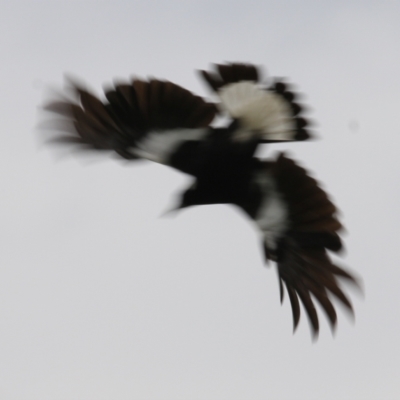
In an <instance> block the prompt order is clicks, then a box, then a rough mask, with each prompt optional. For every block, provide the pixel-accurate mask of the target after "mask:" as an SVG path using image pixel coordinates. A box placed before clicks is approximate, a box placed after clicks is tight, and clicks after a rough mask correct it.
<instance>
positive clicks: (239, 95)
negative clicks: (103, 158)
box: [218, 81, 296, 140]
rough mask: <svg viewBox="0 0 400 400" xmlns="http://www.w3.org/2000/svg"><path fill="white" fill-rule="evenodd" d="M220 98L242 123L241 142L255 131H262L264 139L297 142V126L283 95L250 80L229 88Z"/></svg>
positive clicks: (238, 136)
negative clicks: (295, 136) (295, 139)
mask: <svg viewBox="0 0 400 400" xmlns="http://www.w3.org/2000/svg"><path fill="white" fill-rule="evenodd" d="M218 95H219V97H220V99H221V103H222V106H223V107H224V109H225V110H226V111H227V112H228V113H229V114H230V115H231V116H232V117H234V118H238V119H240V121H241V123H242V126H243V130H238V132H237V134H235V137H236V138H237V139H239V140H242V139H248V138H250V137H251V136H253V135H254V134H255V132H254V131H258V132H261V136H262V137H263V138H264V139H269V140H291V139H293V137H294V135H295V133H296V131H295V129H296V127H295V124H294V120H293V116H292V112H291V109H290V105H289V104H288V102H287V101H285V100H284V99H283V98H282V96H280V95H278V94H276V93H274V92H271V91H268V90H263V89H260V88H259V87H258V86H257V84H255V83H254V82H247V81H245V82H239V83H231V84H229V85H226V86H224V87H222V88H221V90H220V91H219V92H218ZM252 131H253V132H252Z"/></svg>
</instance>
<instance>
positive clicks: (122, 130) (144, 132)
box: [44, 79, 217, 163]
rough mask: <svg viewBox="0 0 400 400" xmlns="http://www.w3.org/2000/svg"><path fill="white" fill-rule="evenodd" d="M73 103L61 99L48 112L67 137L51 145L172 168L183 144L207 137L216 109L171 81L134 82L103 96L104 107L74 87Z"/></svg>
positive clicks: (78, 86)
mask: <svg viewBox="0 0 400 400" xmlns="http://www.w3.org/2000/svg"><path fill="white" fill-rule="evenodd" d="M70 91H72V94H73V96H74V99H73V100H71V99H67V98H63V99H57V100H53V101H51V102H49V103H48V104H47V105H45V107H44V109H45V110H47V111H50V112H53V113H55V114H56V115H57V116H56V120H54V121H52V123H51V124H50V126H51V127H55V128H57V129H58V130H59V131H61V132H63V133H62V134H61V135H59V136H57V137H56V138H55V139H53V141H56V142H65V143H76V144H78V145H81V146H82V147H83V148H87V149H94V150H111V151H115V152H116V153H118V154H119V155H120V156H122V157H123V158H126V159H135V158H146V159H150V160H152V161H156V162H160V163H168V160H167V158H168V156H169V155H170V154H171V153H172V152H173V151H174V150H175V148H176V147H178V146H179V144H180V143H182V142H184V141H186V140H191V139H193V138H196V139H197V138H200V137H202V136H204V135H206V134H207V127H208V125H209V124H210V122H211V121H212V120H213V119H214V117H215V115H216V113H217V109H216V107H215V105H213V104H211V103H206V102H205V101H204V100H203V99H202V98H201V97H199V96H195V95H193V94H192V93H191V92H189V91H188V90H186V89H184V88H182V87H180V86H178V85H176V84H174V83H171V82H166V81H160V80H150V81H142V80H138V79H135V80H133V82H132V83H131V84H117V85H115V87H114V88H112V89H110V90H107V91H106V92H105V96H106V100H105V101H104V102H102V101H101V100H100V99H98V98H97V97H96V96H94V95H93V94H91V93H90V92H89V91H88V90H87V89H85V88H83V87H82V86H81V85H79V84H77V83H74V82H70Z"/></svg>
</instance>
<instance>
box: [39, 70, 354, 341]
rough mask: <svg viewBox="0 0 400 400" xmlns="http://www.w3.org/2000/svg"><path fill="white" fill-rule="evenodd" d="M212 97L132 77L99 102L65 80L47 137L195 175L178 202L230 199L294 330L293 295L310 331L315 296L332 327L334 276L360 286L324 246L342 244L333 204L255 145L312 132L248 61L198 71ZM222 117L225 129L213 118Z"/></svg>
mask: <svg viewBox="0 0 400 400" xmlns="http://www.w3.org/2000/svg"><path fill="white" fill-rule="evenodd" d="M200 74H201V77H202V78H203V79H204V81H205V83H206V84H207V85H208V86H209V88H210V89H211V91H212V92H213V95H214V97H215V99H216V100H215V101H208V100H205V99H203V98H202V97H199V96H197V95H195V94H193V93H191V92H190V91H188V90H186V89H184V88H183V87H181V86H179V85H177V84H174V83H172V82H169V81H163V80H158V79H149V80H143V79H139V78H133V79H132V80H131V81H130V82H128V83H116V84H114V86H112V87H110V88H109V89H106V90H105V93H104V94H105V99H103V100H101V99H99V98H98V97H96V96H95V95H94V94H92V93H91V92H90V91H89V90H88V89H87V88H86V87H85V86H84V85H82V84H80V83H77V82H74V81H71V82H70V85H69V91H68V92H69V94H68V95H67V94H64V95H63V96H59V97H57V98H55V99H52V100H51V101H49V102H48V103H47V104H46V105H45V106H44V109H45V110H47V111H49V112H51V113H52V115H53V116H55V118H53V119H52V120H51V124H50V125H51V127H52V128H53V132H52V134H53V136H52V141H53V142H56V143H63V144H72V145H75V146H77V147H79V148H81V149H87V150H92V151H97V152H99V151H103V152H108V153H110V152H111V153H116V154H118V155H119V156H120V157H122V158H125V159H127V160H132V161H135V160H138V159H145V160H150V161H153V162H157V163H160V164H164V165H168V166H170V167H172V168H175V169H177V170H179V171H181V172H183V173H186V174H189V175H191V176H192V177H193V183H192V184H191V185H190V186H189V187H188V188H187V189H186V190H184V191H183V193H182V195H181V197H180V202H179V204H178V205H177V209H181V208H186V207H190V206H195V205H205V204H233V205H236V206H237V207H239V208H240V209H241V210H242V211H244V213H245V214H246V215H247V216H248V217H249V219H251V220H252V221H253V222H254V223H255V225H256V227H257V228H258V230H259V232H260V236H261V243H262V248H263V253H264V255H265V259H266V261H268V260H271V261H273V262H275V263H276V266H277V271H278V277H279V286H280V297H281V301H283V298H284V291H285V290H284V288H285V287H286V291H287V294H288V297H289V300H290V303H291V307H292V313H293V323H294V330H295V329H296V327H297V325H298V323H299V319H300V302H301V303H302V304H303V307H304V309H305V312H306V314H307V315H308V318H309V321H310V324H311V331H312V333H313V335H314V336H317V334H318V332H319V319H318V314H317V311H316V308H315V305H314V302H315V300H316V301H317V302H318V303H319V304H320V306H321V307H322V310H323V311H324V312H325V314H326V316H327V318H328V321H329V323H330V325H331V327H332V329H334V328H335V326H336V323H337V315H336V311H335V307H334V303H333V298H335V300H339V302H341V303H342V304H343V305H344V306H345V308H347V309H348V310H349V311H350V312H351V313H353V308H352V304H351V302H350V300H349V298H348V296H347V295H346V293H345V292H344V290H343V287H342V279H344V280H347V281H349V282H351V283H353V284H354V285H358V282H357V279H356V278H355V277H354V276H353V275H352V274H350V273H349V272H348V271H346V270H345V269H343V268H342V267H339V266H337V265H335V264H334V262H333V261H332V260H331V258H330V256H329V254H328V251H332V252H338V251H339V250H341V248H342V242H341V239H340V236H339V231H340V230H341V228H342V225H341V223H340V222H339V220H338V217H337V209H336V207H335V205H334V204H333V203H332V201H331V200H330V199H329V196H328V195H327V193H326V192H325V191H323V190H322V189H321V187H320V186H319V184H318V182H317V181H316V180H315V179H314V178H312V177H311V176H310V175H309V173H308V172H307V171H306V170H305V169H303V168H302V167H301V166H299V165H298V164H297V163H296V162H295V161H294V160H292V159H290V158H289V157H287V156H286V155H285V154H284V153H281V154H279V156H278V157H277V158H276V159H274V160H261V159H259V158H257V157H256V156H255V152H256V150H257V148H258V146H260V145H261V144H263V143H275V142H293V141H304V140H308V139H310V138H311V137H312V135H311V133H310V129H309V121H307V120H306V119H305V118H304V115H303V114H304V107H303V106H302V105H300V104H299V102H298V95H296V93H294V91H293V89H292V88H291V87H290V85H288V84H287V83H285V82H283V81H281V80H270V81H269V82H265V81H264V80H263V78H262V77H261V76H260V75H261V73H260V68H258V67H256V66H254V65H251V64H240V63H232V64H219V65H215V66H214V69H213V70H212V71H200ZM219 116H222V117H224V118H225V121H226V123H225V126H223V127H216V126H215V125H213V121H215V119H216V118H217V117H219Z"/></svg>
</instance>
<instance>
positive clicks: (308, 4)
mask: <svg viewBox="0 0 400 400" xmlns="http://www.w3.org/2000/svg"><path fill="white" fill-rule="evenodd" d="M0 6H1V14H0V55H1V64H0V132H1V146H0V164H1V169H0V170H1V189H2V191H1V192H2V195H1V196H0V210H1V229H0V235H1V243H2V250H1V252H0V397H1V398H2V399H13V400H14V399H18V400H19V399H26V400H33V399H35V400H36V399H37V400H39V399H40V400H59V399H60V400H61V399H82V400H89V399H96V400H97V399H99V400H103V399H104V400H105V399H118V400H128V399H151V400H153V399H154V400H161V399H162V400H164V399H171V400H175V399H182V400H183V399H205V400H208V399H212V400H214V399H215V400H219V399H229V400H235V399H323V400H325V399H397V398H399V397H400V379H399V377H400V344H399V339H398V338H399V333H400V332H399V331H400V318H399V311H398V304H399V301H400V292H399V289H398V287H399V281H400V269H399V251H398V249H399V244H398V242H399V236H400V232H399V224H400V211H399V204H400V188H399V175H400V173H399V166H400V162H399V156H398V153H399V149H400V122H399V117H398V115H399V106H400V95H399V93H400V81H399V70H400V68H399V67H400V65H399V61H400V57H399V56H400V46H399V41H400V24H399V15H400V3H399V2H398V1H380V2H377V1H323V2H322V1H308V0H302V1H284V0H281V1H268V0H262V1H261V0H259V1H232V0H230V1H216V0H213V1H204V0H202V1H183V0H182V1H177V0H174V1H170V0H169V1H116V0H113V1H109V2H103V1H92V2H89V1H87V2H82V1H51V2H50V1H13V2H11V1H9V0H7V1H0ZM223 61H246V62H253V63H256V64H261V65H265V66H266V67H267V71H268V73H269V74H270V75H271V76H283V77H288V78H289V79H290V81H292V82H295V83H296V84H297V85H298V86H297V87H298V89H299V90H300V91H301V92H303V93H304V94H305V97H304V100H305V101H306V103H307V104H309V105H310V117H312V118H313V119H314V120H315V121H316V127H315V131H316V132H317V133H318V135H319V137H320V140H318V141H314V142H308V143H301V144H287V145H280V146H278V145H275V146H274V145H270V146H268V147H266V148H265V149H263V150H262V152H261V155H263V156H266V157H268V156H273V155H274V153H275V152H276V151H277V150H281V149H287V150H288V152H289V154H290V155H291V156H292V157H294V158H296V159H298V160H299V161H301V163H302V165H304V166H307V168H308V169H310V170H311V171H313V173H314V176H316V177H317V178H318V179H319V180H321V181H322V182H323V185H324V188H326V190H327V191H328V192H329V193H330V194H332V197H333V199H334V200H335V201H336V202H337V204H338V206H339V207H340V209H341V211H342V213H343V221H344V223H345V225H346V227H347V229H348V233H347V234H346V236H345V243H346V247H347V252H346V254H345V257H344V260H343V263H344V264H345V265H347V266H349V267H350V268H351V269H352V270H353V271H355V272H356V273H358V274H359V275H360V276H362V278H363V280H364V284H365V298H364V299H363V298H362V297H361V296H357V295H353V300H354V306H355V310H356V321H355V323H353V322H352V321H351V319H350V318H349V317H348V316H347V315H346V314H344V313H343V312H340V315H339V324H338V329H337V332H336V335H335V336H334V337H332V334H331V332H330V330H329V327H328V324H327V323H326V321H325V320H324V319H323V318H321V319H322V327H321V332H320V337H319V341H318V342H316V343H312V341H311V338H310V336H311V335H310V331H309V326H308V322H307V319H306V317H305V315H304V313H303V316H302V319H301V323H300V326H299V328H298V331H297V332H296V334H295V335H292V320H291V311H290V306H289V302H288V301H287V299H286V301H285V303H284V304H283V306H281V305H280V303H279V294H278V284H277V277H276V271H275V269H274V268H269V269H268V268H265V267H264V265H263V260H262V255H261V250H260V248H259V237H258V235H257V233H256V232H255V230H254V228H253V226H252V225H251V224H250V223H249V221H247V220H246V219H245V218H244V217H243V216H242V215H241V214H240V213H238V212H237V211H236V210H235V209H233V208H232V207H228V206H209V207H198V208H193V209H190V210H186V211H184V212H182V213H180V214H179V215H178V216H177V217H175V218H171V217H168V218H159V215H160V214H161V213H162V212H163V211H164V210H166V209H167V208H168V207H169V206H171V205H172V204H173V201H174V195H175V193H177V192H178V191H179V190H180V189H181V188H183V187H184V186H185V185H187V183H188V182H189V180H188V178H187V177H185V176H183V175H181V174H179V173H178V172H176V171H173V170H171V169H169V168H167V167H163V166H159V165H152V164H151V163H144V162H143V163H140V164H134V163H133V164H127V163H124V162H120V161H118V160H115V159H112V158H106V157H104V158H102V157H98V158H95V159H91V160H90V162H89V160H88V158H87V157H82V156H80V155H73V156H71V157H63V158H61V159H60V157H59V152H58V151H55V149H53V148H49V147H45V146H42V145H41V144H40V140H39V135H38V133H37V132H36V131H35V126H36V125H37V123H38V120H39V118H38V106H39V105H40V104H41V103H42V101H43V99H44V98H45V95H46V93H47V92H46V88H48V87H49V86H59V87H60V86H61V85H62V83H63V74H64V73H72V74H74V75H76V76H78V77H81V78H82V79H84V80H85V81H86V82H87V83H88V84H89V85H90V86H91V87H92V88H94V90H95V91H97V93H101V88H102V85H103V84H104V83H111V82H112V80H113V79H114V78H121V79H126V78H128V77H130V76H132V75H133V74H137V75H139V76H142V77H146V76H155V77H159V78H165V79H168V80H171V81H174V82H176V83H178V84H180V85H182V86H184V87H186V88H188V89H190V90H192V91H194V92H196V93H198V94H200V95H207V90H206V88H204V87H203V86H202V84H201V82H200V80H199V79H198V76H197V75H196V73H195V70H196V69H198V68H206V67H208V65H209V63H211V62H223Z"/></svg>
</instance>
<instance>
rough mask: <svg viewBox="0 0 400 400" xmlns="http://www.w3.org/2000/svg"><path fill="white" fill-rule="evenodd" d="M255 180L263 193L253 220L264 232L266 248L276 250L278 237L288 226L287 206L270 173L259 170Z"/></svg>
mask: <svg viewBox="0 0 400 400" xmlns="http://www.w3.org/2000/svg"><path fill="white" fill-rule="evenodd" d="M255 181H256V183H257V184H258V185H260V187H261V191H262V193H263V201H262V203H261V206H260V208H259V210H258V213H257V215H256V217H255V222H256V224H257V226H258V228H259V229H260V230H261V231H262V232H263V234H264V240H265V244H266V245H267V248H269V249H271V250H276V248H277V241H278V239H279V238H280V237H282V236H283V234H284V233H285V231H286V230H287V229H288V227H289V219H288V214H289V212H288V208H287V205H286V204H285V202H284V200H283V199H282V196H281V195H280V193H279V191H278V190H277V189H276V185H275V182H274V179H273V177H272V176H271V175H270V174H266V173H265V171H263V172H260V173H259V174H258V175H257V176H256V178H255Z"/></svg>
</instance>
